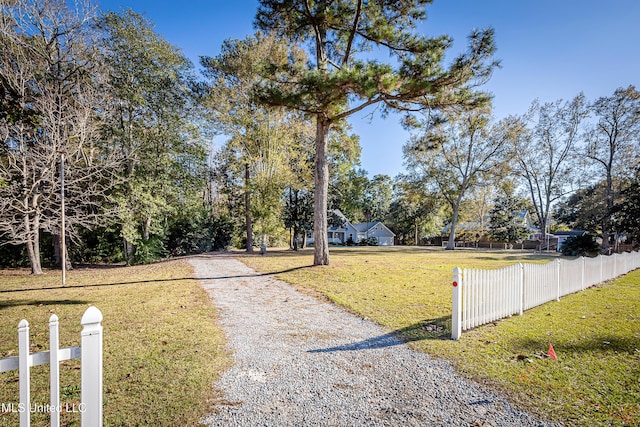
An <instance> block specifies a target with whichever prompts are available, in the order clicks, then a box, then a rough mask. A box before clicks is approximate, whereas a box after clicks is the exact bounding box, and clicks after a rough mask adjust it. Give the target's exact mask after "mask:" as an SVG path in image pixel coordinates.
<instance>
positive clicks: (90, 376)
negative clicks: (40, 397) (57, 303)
mask: <svg viewBox="0 0 640 427" xmlns="http://www.w3.org/2000/svg"><path fill="white" fill-rule="evenodd" d="M100 322H102V313H101V312H100V310H99V309H98V308H97V307H89V308H88V309H87V311H85V312H84V315H83V316H82V320H81V321H80V323H81V324H82V326H83V328H82V332H81V334H80V335H81V344H80V351H81V354H80V360H81V367H80V376H81V391H80V393H81V395H80V396H81V397H80V398H81V402H82V403H81V405H82V406H83V407H82V408H80V409H81V411H80V423H81V425H82V426H83V427H102V325H101V324H100Z"/></svg>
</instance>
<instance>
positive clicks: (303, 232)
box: [300, 230, 307, 249]
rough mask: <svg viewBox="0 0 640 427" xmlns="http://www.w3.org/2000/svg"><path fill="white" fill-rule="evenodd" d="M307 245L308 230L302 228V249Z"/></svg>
mask: <svg viewBox="0 0 640 427" xmlns="http://www.w3.org/2000/svg"><path fill="white" fill-rule="evenodd" d="M306 247H307V230H302V244H301V245H300V249H304V248H306Z"/></svg>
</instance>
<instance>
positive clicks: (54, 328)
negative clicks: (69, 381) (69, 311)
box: [49, 314, 60, 427]
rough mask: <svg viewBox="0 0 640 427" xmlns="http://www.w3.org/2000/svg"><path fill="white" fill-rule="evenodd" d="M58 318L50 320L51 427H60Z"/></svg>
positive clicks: (52, 316)
mask: <svg viewBox="0 0 640 427" xmlns="http://www.w3.org/2000/svg"><path fill="white" fill-rule="evenodd" d="M58 325H59V322H58V316H56V315H55V314H52V315H51V317H50V318H49V365H50V367H49V394H50V397H51V408H50V410H51V412H50V416H51V427H60V412H59V408H60V342H59V333H58Z"/></svg>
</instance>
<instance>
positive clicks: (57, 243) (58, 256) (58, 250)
mask: <svg viewBox="0 0 640 427" xmlns="http://www.w3.org/2000/svg"><path fill="white" fill-rule="evenodd" d="M52 240H53V259H54V262H55V263H56V265H57V266H59V267H62V239H60V235H59V234H54V235H53V236H52ZM64 261H65V262H64V264H65V267H66V269H67V271H69V270H73V266H72V265H71V260H70V259H69V248H68V246H67V245H65V248H64Z"/></svg>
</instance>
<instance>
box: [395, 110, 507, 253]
mask: <svg viewBox="0 0 640 427" xmlns="http://www.w3.org/2000/svg"><path fill="white" fill-rule="evenodd" d="M425 127H426V129H427V130H426V132H424V133H422V134H419V135H417V136H416V137H414V138H413V139H412V140H411V141H410V142H409V143H408V144H406V145H405V147H404V155H405V159H406V162H407V165H408V166H409V168H410V170H411V171H413V172H414V173H417V174H421V175H423V176H424V177H425V180H426V181H427V182H430V183H432V185H435V188H437V189H438V190H439V191H440V193H441V194H442V196H443V197H444V198H445V199H446V201H447V202H448V203H449V205H450V207H451V219H450V222H449V224H450V225H449V241H448V243H447V249H449V250H453V249H455V233H456V227H457V224H458V219H459V213H460V206H461V205H462V202H463V201H464V200H465V197H466V196H467V195H468V192H469V190H470V189H472V188H473V187H475V186H476V185H477V184H478V182H479V181H481V180H482V179H483V178H486V176H487V175H488V174H489V173H493V174H496V175H497V174H499V171H500V168H501V165H502V164H503V163H504V162H505V159H506V156H507V151H508V150H507V149H508V144H509V142H510V141H511V140H513V138H515V136H516V135H517V133H518V130H519V127H518V123H517V122H515V121H511V120H504V121H502V122H501V123H498V124H495V125H494V126H490V125H489V116H488V115H487V114H486V113H483V112H481V111H460V112H458V113H457V114H449V115H448V116H446V118H431V119H429V120H428V121H427V122H426V123H425Z"/></svg>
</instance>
